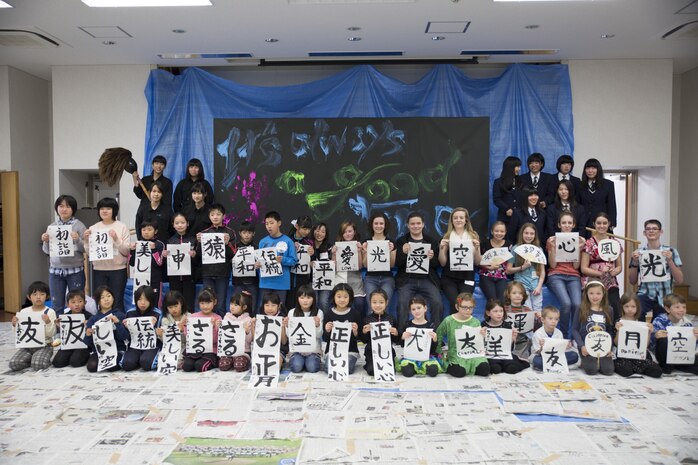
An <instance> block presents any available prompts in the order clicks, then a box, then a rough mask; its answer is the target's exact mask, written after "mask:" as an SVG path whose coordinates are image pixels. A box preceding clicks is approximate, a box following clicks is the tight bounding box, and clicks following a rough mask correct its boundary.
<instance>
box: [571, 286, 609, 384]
mask: <svg viewBox="0 0 698 465" xmlns="http://www.w3.org/2000/svg"><path fill="white" fill-rule="evenodd" d="M612 315H613V314H612V313H611V307H610V306H609V304H608V294H607V293H606V287H605V286H604V285H603V284H602V283H601V282H600V281H589V282H587V283H586V285H585V286H584V292H583V293H582V303H581V304H580V305H579V310H578V311H577V312H575V314H574V317H573V319H572V322H573V329H572V336H573V337H574V341H575V342H576V343H577V347H578V348H579V352H580V354H581V355H582V364H581V366H582V369H583V370H584V372H585V373H586V374H588V375H595V374H597V373H599V372H601V374H603V375H606V376H611V375H612V374H613V372H614V370H615V368H614V366H613V359H612V358H611V352H610V351H609V352H608V354H606V355H605V356H602V357H598V358H597V357H593V356H591V355H589V351H588V350H587V348H586V346H585V342H584V341H585V339H586V336H587V334H589V333H590V332H593V331H605V332H607V333H609V334H610V335H611V337H613V336H614V334H613V333H614V327H613V316H612Z"/></svg>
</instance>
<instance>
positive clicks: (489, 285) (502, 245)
mask: <svg viewBox="0 0 698 465" xmlns="http://www.w3.org/2000/svg"><path fill="white" fill-rule="evenodd" d="M506 236H507V225H506V224H505V223H504V222H503V221H495V222H494V223H493V224H492V228H491V229H490V238H489V239H488V240H486V241H484V242H481V243H480V256H481V257H482V255H484V254H485V253H487V252H488V251H489V250H491V249H507V250H510V249H511V245H512V244H511V241H509V240H508V239H507V238H506ZM507 283H508V280H507V262H506V261H503V262H502V263H499V264H497V265H495V264H491V265H484V264H481V265H480V289H481V290H482V293H483V294H484V295H485V299H487V300H492V299H496V300H504V291H505V290H506V288H507Z"/></svg>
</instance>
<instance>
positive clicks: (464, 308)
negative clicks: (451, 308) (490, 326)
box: [458, 305, 475, 310]
mask: <svg viewBox="0 0 698 465" xmlns="http://www.w3.org/2000/svg"><path fill="white" fill-rule="evenodd" d="M458 308H459V309H460V310H473V309H475V307H465V306H463V305H459V306H458Z"/></svg>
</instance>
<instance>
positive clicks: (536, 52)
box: [460, 49, 560, 57]
mask: <svg viewBox="0 0 698 465" xmlns="http://www.w3.org/2000/svg"><path fill="white" fill-rule="evenodd" d="M559 51H560V50H559V49H551V50H461V52H460V54H461V55H470V56H477V57H481V56H483V55H555V54H556V53H557V52H559Z"/></svg>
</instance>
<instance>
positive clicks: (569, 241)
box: [555, 233, 579, 263]
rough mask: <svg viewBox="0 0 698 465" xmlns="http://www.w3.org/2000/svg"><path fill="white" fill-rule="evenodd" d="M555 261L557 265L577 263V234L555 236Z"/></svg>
mask: <svg viewBox="0 0 698 465" xmlns="http://www.w3.org/2000/svg"><path fill="white" fill-rule="evenodd" d="M555 260H557V262H558V263H572V262H578V261H579V233H556V234H555Z"/></svg>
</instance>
